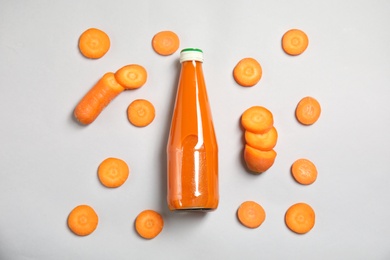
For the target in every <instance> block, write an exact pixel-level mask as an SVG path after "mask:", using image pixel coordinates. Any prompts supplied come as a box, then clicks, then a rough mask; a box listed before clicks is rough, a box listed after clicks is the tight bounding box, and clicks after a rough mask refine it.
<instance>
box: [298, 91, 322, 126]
mask: <svg viewBox="0 0 390 260" xmlns="http://www.w3.org/2000/svg"><path fill="white" fill-rule="evenodd" d="M320 115H321V106H320V103H318V101H317V100H316V99H315V98H313V97H304V98H302V99H301V100H300V101H299V103H298V105H297V108H296V109H295V116H296V118H297V120H298V121H299V122H300V123H301V124H303V125H312V124H314V123H315V122H317V120H318V118H319V117H320Z"/></svg>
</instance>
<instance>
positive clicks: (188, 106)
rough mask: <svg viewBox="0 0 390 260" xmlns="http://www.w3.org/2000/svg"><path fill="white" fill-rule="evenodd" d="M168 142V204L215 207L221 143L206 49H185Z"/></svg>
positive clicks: (174, 207) (179, 207)
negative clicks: (210, 96)
mask: <svg viewBox="0 0 390 260" xmlns="http://www.w3.org/2000/svg"><path fill="white" fill-rule="evenodd" d="M180 62H181V73H180V79H179V84H178V89H177V94H176V102H175V107H174V112H173V116H172V123H171V129H170V135H169V139H168V145H167V157H168V158H167V159H168V161H167V163H168V169H167V170H168V176H167V177H168V194H167V201H168V207H169V209H171V210H203V211H208V210H214V209H216V208H217V206H218V201H219V192H218V145H217V139H216V136H215V130H214V125H213V120H212V116H211V110H210V105H209V101H208V97H207V91H206V84H205V80H204V76H203V69H202V63H203V52H202V51H201V50H199V49H192V48H190V49H184V50H182V51H181V53H180Z"/></svg>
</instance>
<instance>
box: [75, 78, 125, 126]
mask: <svg viewBox="0 0 390 260" xmlns="http://www.w3.org/2000/svg"><path fill="white" fill-rule="evenodd" d="M123 90H124V88H123V87H122V86H121V85H120V84H119V83H118V82H117V81H116V80H115V76H114V73H112V72H108V73H106V74H104V76H103V77H102V78H101V79H100V80H99V81H98V82H97V83H96V84H95V86H94V87H93V88H92V89H91V90H90V91H89V92H88V93H87V94H86V95H85V96H84V97H83V98H82V99H81V101H80V102H79V103H78V104H77V106H76V108H75V110H74V113H73V114H74V116H75V118H76V119H77V120H78V121H79V122H80V123H82V124H84V125H87V124H90V123H92V122H93V121H94V120H95V119H96V118H97V117H98V115H99V114H100V113H101V112H102V110H103V109H104V108H105V107H106V106H107V105H108V104H109V103H110V102H111V101H112V100H113V99H114V98H115V97H116V96H118V95H119V94H120V93H122V91H123Z"/></svg>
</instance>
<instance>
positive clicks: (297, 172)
mask: <svg viewBox="0 0 390 260" xmlns="http://www.w3.org/2000/svg"><path fill="white" fill-rule="evenodd" d="M291 173H292V176H293V177H294V179H295V180H296V181H297V182H298V183H300V184H304V185H309V184H312V183H313V182H315V181H316V179H317V168H316V166H315V165H314V163H312V162H311V161H309V160H307V159H298V160H296V161H295V162H294V163H293V165H292V166H291Z"/></svg>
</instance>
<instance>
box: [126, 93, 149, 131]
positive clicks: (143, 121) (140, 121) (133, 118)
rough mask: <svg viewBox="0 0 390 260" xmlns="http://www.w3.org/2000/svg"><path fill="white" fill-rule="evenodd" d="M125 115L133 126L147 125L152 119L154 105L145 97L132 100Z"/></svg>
mask: <svg viewBox="0 0 390 260" xmlns="http://www.w3.org/2000/svg"><path fill="white" fill-rule="evenodd" d="M127 117H128V119H129V121H130V123H132V124H133V125H135V126H138V127H144V126H147V125H149V124H150V123H152V121H153V120H154V117H155V109H154V106H153V104H152V103H151V102H149V101H148V100H145V99H137V100H134V101H133V102H131V104H130V105H129V107H128V109H127Z"/></svg>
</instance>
